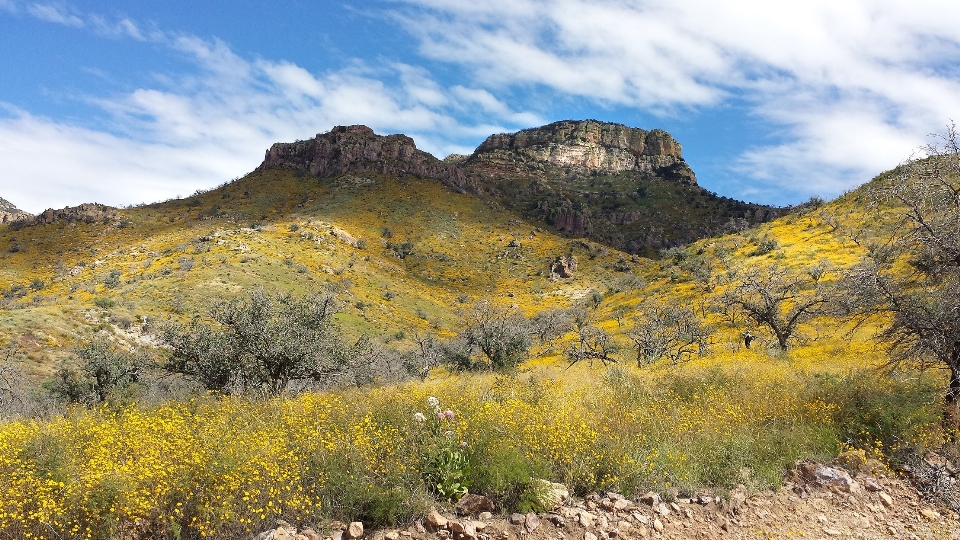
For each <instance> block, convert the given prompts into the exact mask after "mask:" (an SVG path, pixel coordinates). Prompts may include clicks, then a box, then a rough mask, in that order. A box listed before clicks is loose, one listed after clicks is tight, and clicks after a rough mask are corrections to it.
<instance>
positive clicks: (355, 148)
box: [258, 120, 784, 258]
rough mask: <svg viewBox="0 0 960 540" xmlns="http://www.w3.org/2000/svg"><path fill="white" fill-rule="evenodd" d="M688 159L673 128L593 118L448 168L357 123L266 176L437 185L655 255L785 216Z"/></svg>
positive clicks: (278, 160) (510, 137) (453, 161)
mask: <svg viewBox="0 0 960 540" xmlns="http://www.w3.org/2000/svg"><path fill="white" fill-rule="evenodd" d="M681 154H682V151H681V147H680V144H679V143H677V142H676V141H675V140H674V139H673V137H671V136H670V134H669V133H667V132H665V131H662V130H653V131H646V130H643V129H638V128H630V127H627V126H624V125H621V124H611V123H604V122H597V121H595V120H585V121H561V122H555V123H553V124H549V125H547V126H543V127H539V128H532V129H528V130H523V131H520V132H518V133H513V134H500V135H492V136H490V137H489V138H488V139H487V140H486V141H484V143H483V144H481V145H480V146H479V147H478V148H477V149H476V150H475V151H474V153H473V154H472V155H470V156H449V157H448V158H447V159H445V160H444V161H442V162H441V161H438V160H437V159H436V158H434V157H433V156H431V155H429V154H426V153H424V152H421V151H419V150H417V149H416V146H415V144H414V142H413V140H411V139H410V138H408V137H405V136H402V135H390V136H387V137H378V136H376V135H374V133H373V131H372V130H370V129H369V128H365V127H363V126H353V127H338V128H335V129H334V130H333V131H331V132H329V133H322V134H319V135H317V137H316V138H315V139H312V140H308V141H298V142H296V143H278V144H275V145H274V146H273V147H272V148H271V149H270V150H268V151H267V153H266V157H265V159H264V161H263V164H262V165H261V166H260V167H259V168H258V170H259V171H264V170H269V169H274V168H279V169H290V170H295V171H298V172H301V173H303V174H309V175H316V176H320V177H324V176H334V175H338V174H349V173H354V172H368V171H375V172H379V173H382V174H388V175H403V174H412V175H416V176H418V177H431V178H437V179H439V180H441V181H443V182H444V183H445V184H446V185H448V186H450V187H453V188H454V189H456V190H458V191H463V192H469V193H473V194H476V195H479V196H481V197H482V198H486V199H488V200H493V201H496V202H497V203H499V204H500V205H502V206H504V207H505V208H507V209H509V210H511V211H513V212H516V213H517V214H518V215H519V216H522V217H523V218H524V219H527V220H531V221H534V222H538V223H542V224H545V225H546V226H550V227H552V228H553V229H554V230H556V231H557V232H559V233H560V234H563V235H565V236H569V237H586V238H589V239H591V240H594V241H598V242H602V243H605V244H607V245H609V246H613V247H616V248H617V249H620V250H621V251H626V252H628V253H631V254H642V255H645V256H647V257H653V258H656V257H657V256H659V250H660V249H662V248H667V247H672V246H677V245H682V244H686V243H689V242H692V241H694V240H697V239H700V238H705V237H709V236H714V235H717V234H722V233H725V232H733V231H739V230H743V229H746V228H748V227H749V226H751V225H754V224H757V223H763V222H766V221H769V220H770V219H773V218H774V217H777V216H779V215H782V214H783V213H784V210H782V209H776V208H771V207H768V206H763V205H757V204H750V203H744V202H741V201H736V200H733V199H729V198H727V197H719V196H717V195H716V194H715V193H711V192H709V191H707V190H705V189H703V188H701V187H700V186H698V185H697V181H696V176H695V175H694V173H693V171H692V170H691V169H690V167H689V166H688V165H687V163H686V162H685V161H684V160H683V157H682V155H681Z"/></svg>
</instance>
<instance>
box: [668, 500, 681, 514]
mask: <svg viewBox="0 0 960 540" xmlns="http://www.w3.org/2000/svg"><path fill="white" fill-rule="evenodd" d="M670 508H671V509H672V510H673V511H674V512H679V511H680V505H679V504H677V503H675V502H672V503H670Z"/></svg>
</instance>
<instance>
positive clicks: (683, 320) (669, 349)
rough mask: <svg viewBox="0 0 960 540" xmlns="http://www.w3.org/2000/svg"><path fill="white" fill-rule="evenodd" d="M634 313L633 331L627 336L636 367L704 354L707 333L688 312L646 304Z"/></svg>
mask: <svg viewBox="0 0 960 540" xmlns="http://www.w3.org/2000/svg"><path fill="white" fill-rule="evenodd" d="M637 311H638V312H637V315H636V316H635V317H634V322H633V328H632V329H631V330H630V331H628V332H627V336H629V337H630V340H631V341H633V344H634V345H635V346H636V347H637V367H642V366H643V365H644V364H645V363H646V364H648V365H649V364H652V363H653V362H655V361H657V360H659V359H661V358H664V357H666V358H669V359H670V360H671V361H672V362H673V363H674V364H677V363H678V362H680V360H682V359H683V358H684V357H687V356H691V355H694V354H698V355H702V354H703V353H704V352H705V351H706V349H707V341H708V339H709V338H710V329H709V328H707V326H706V325H704V324H703V321H701V320H700V318H699V317H697V316H696V314H695V313H694V312H693V310H691V309H690V308H688V307H683V306H675V305H666V304H663V303H662V302H660V301H658V300H652V301H650V300H648V301H645V302H644V303H642V304H641V305H640V306H639V307H638V310H637Z"/></svg>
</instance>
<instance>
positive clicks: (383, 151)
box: [257, 126, 460, 181]
mask: <svg viewBox="0 0 960 540" xmlns="http://www.w3.org/2000/svg"><path fill="white" fill-rule="evenodd" d="M266 169H291V170H295V171H300V172H303V173H308V174H312V175H316V176H337V175H341V174H346V173H358V172H375V173H380V174H385V175H389V176H403V175H408V174H409V175H413V176H418V177H432V178H439V179H441V180H452V181H456V180H457V179H458V177H459V174H460V173H459V171H458V170H457V169H456V167H455V166H454V165H452V164H449V163H444V162H442V161H440V160H438V159H437V158H435V157H433V156H432V155H430V154H428V153H426V152H423V151H421V150H418V149H417V145H416V144H415V143H414V142H413V139H411V138H410V137H407V136H406V135H387V136H380V135H377V134H375V133H374V132H373V130H372V129H370V128H368V127H367V126H337V127H335V128H333V129H332V130H330V131H329V132H327V133H319V134H317V136H316V137H315V138H313V139H310V140H307V141H297V142H294V143H276V144H274V145H273V146H271V147H270V149H269V150H267V153H266V156H264V159H263V163H262V164H261V165H260V166H259V167H257V170H258V171H263V170H266Z"/></svg>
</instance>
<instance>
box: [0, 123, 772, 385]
mask: <svg viewBox="0 0 960 540" xmlns="http://www.w3.org/2000/svg"><path fill="white" fill-rule="evenodd" d="M598 137H599V138H598ZM517 141H521V142H519V143H518V142H517ZM617 145H620V146H623V148H620V146H617ZM631 145H632V146H631ZM520 146H523V148H520ZM544 152H546V153H544ZM550 152H552V154H550ZM644 152H645V153H644ZM634 154H639V156H634ZM571 156H581V157H579V158H574V157H571ZM584 156H587V157H584ZM589 156H593V157H589ZM563 170H565V171H567V172H566V173H564V174H563V175H559V172H560V171H563ZM510 171H512V172H510ZM508 173H509V174H508ZM558 175H559V176H558ZM611 175H612V176H611ZM615 177H616V178H620V179H621V180H623V182H621V183H610V182H613V179H614V178H615ZM595 181H601V182H606V184H603V185H606V186H607V187H606V188H604V189H605V190H606V191H604V193H606V195H604V196H603V197H600V199H596V197H593V196H592V195H591V193H592V192H590V191H589V190H584V189H581V188H585V187H587V184H589V183H593V182H595ZM695 182H696V181H695V178H694V177H693V173H692V171H690V169H689V167H687V166H686V164H685V163H684V162H683V160H682V158H681V157H680V147H679V144H677V143H676V142H675V141H673V139H672V138H671V137H670V136H669V135H668V134H666V133H665V132H662V131H654V132H649V133H648V132H646V131H643V130H637V129H632V128H626V127H624V126H619V125H615V124H600V123H597V122H592V121H586V122H579V123H570V122H566V123H563V122H561V123H556V124H551V125H550V126H546V127H544V128H540V129H538V130H531V131H528V132H521V133H519V134H515V135H512V136H493V137H491V138H490V139H489V140H488V141H487V142H485V143H484V144H483V145H481V146H480V148H478V149H477V151H476V152H475V153H474V155H473V156H470V157H469V158H467V159H465V160H462V161H461V162H459V163H451V160H448V161H446V162H444V161H439V160H437V159H436V158H434V157H433V156H431V155H429V154H427V153H424V152H422V151H420V150H417V149H416V145H415V143H414V141H413V140H412V139H410V138H408V137H405V136H403V135H389V136H378V135H376V134H374V133H373V131H372V130H370V129H369V128H366V127H364V126H352V127H338V128H335V129H334V130H332V131H330V132H328V133H324V134H320V135H318V136H317V137H316V138H315V139H312V140H309V141H300V142H296V143H290V144H279V143H278V144H276V145H274V146H273V147H272V148H270V149H269V150H268V151H267V152H266V155H265V159H264V162H263V164H262V165H261V166H260V167H258V169H257V170H256V171H254V172H253V173H251V174H249V175H247V176H245V177H244V178H242V179H239V180H237V181H235V182H232V183H229V184H225V185H223V186H220V187H219V188H217V189H214V190H211V191H209V192H205V193H197V194H195V195H194V196H192V197H188V198H185V199H181V200H171V201H166V202H163V203H158V204H152V205H147V206H142V207H130V208H124V209H115V208H110V207H106V206H103V205H97V204H85V205H80V206H77V207H72V208H65V209H61V210H52V209H51V210H47V211H45V212H43V213H41V214H40V215H38V216H36V217H32V218H30V219H27V220H25V221H21V222H19V223H17V224H14V225H13V226H10V227H9V228H8V229H7V230H6V231H3V232H0V237H2V238H3V239H4V241H5V243H6V248H5V249H4V250H3V253H2V255H0V256H2V260H3V265H2V269H0V290H2V291H3V300H2V301H3V303H4V306H5V308H6V309H7V311H8V313H10V314H11V316H10V317H9V318H7V319H6V320H5V322H4V323H2V325H0V336H7V339H10V338H13V337H15V338H16V339H17V340H18V341H20V342H22V343H23V344H24V346H25V347H27V349H28V350H29V351H30V354H31V356H32V357H33V358H34V361H35V363H34V364H32V368H31V371H32V372H36V374H37V376H42V375H43V374H45V373H49V370H51V369H53V366H55V365H56V361H57V360H59V359H62V358H65V357H67V356H68V354H67V352H66V351H68V349H69V346H70V345H71V344H73V343H76V342H77V340H78V339H81V338H82V336H84V335H86V334H87V333H89V332H90V331H92V330H94V329H96V328H100V327H101V326H102V325H103V324H112V325H114V326H119V327H121V329H129V328H131V327H134V328H136V327H140V326H142V325H143V323H145V322H146V323H147V324H148V325H149V323H150V322H151V321H157V320H162V319H167V318H171V317H172V318H186V317H190V316H192V315H193V314H196V313H201V314H202V313H205V311H206V309H207V307H208V305H209V303H210V301H211V299H214V298H218V297H229V296H235V295H237V294H239V293H241V292H242V291H244V290H246V289H249V288H250V287H252V286H254V285H256V284H265V285H266V286H267V287H268V288H271V289H278V290H289V291H296V292H302V291H307V290H331V291H334V292H336V293H337V294H338V295H339V297H340V299H341V301H342V312H341V314H340V315H339V319H340V321H341V322H342V324H343V325H344V326H345V328H346V330H347V332H348V333H350V334H352V335H360V334H368V335H372V336H375V337H378V338H381V339H385V340H388V341H399V343H395V346H398V347H401V348H402V347H403V346H411V345H412V342H411V341H410V340H411V338H412V337H413V336H415V335H417V333H426V332H432V333H437V334H439V335H445V334H447V333H449V332H450V331H451V330H452V329H453V328H455V326H456V324H457V320H458V316H457V315H456V313H455V312H456V310H457V309H458V308H462V307H466V306H469V305H472V304H473V303H475V302H477V301H479V300H481V299H491V300H495V301H496V302H501V303H504V304H506V305H517V306H518V307H520V308H521V309H522V310H523V311H524V312H525V313H527V314H528V315H532V314H533V313H535V312H537V311H541V310H544V309H547V308H550V307H554V306H562V307H567V306H569V305H571V303H577V302H580V301H582V300H583V299H585V298H587V297H588V296H590V295H591V294H593V293H597V294H603V293H606V292H608V291H611V290H621V289H624V288H625V287H627V286H629V284H630V283H632V282H633V281H634V280H635V279H636V278H635V276H636V274H637V269H638V268H640V266H641V265H642V264H641V262H640V261H641V259H638V258H637V257H636V256H635V255H632V254H630V253H623V252H617V251H616V250H615V249H611V247H608V246H610V245H611V244H613V245H622V244H623V243H624V242H626V243H631V242H632V244H631V245H632V246H633V247H634V248H636V249H634V250H633V251H641V252H643V253H646V254H648V255H653V254H656V253H657V252H658V248H659V247H661V246H667V245H673V244H676V243H679V242H686V241H689V240H694V239H696V238H700V237H703V236H704V235H707V234H709V233H711V232H716V231H719V230H721V229H723V227H725V226H727V225H730V223H731V222H730V220H731V219H732V220H734V221H735V222H737V223H740V225H737V227H735V228H739V227H742V226H744V225H745V224H748V223H750V222H751V220H756V219H760V220H764V219H767V218H769V217H770V216H772V215H774V213H773V211H772V210H770V209H765V208H761V207H755V206H749V205H747V206H744V205H743V204H742V203H734V202H733V201H722V200H720V199H717V198H716V197H713V196H712V195H710V194H708V193H707V192H705V191H704V190H702V189H701V188H699V187H698V186H696V183H695ZM581 184H583V185H581ZM614 184H616V185H614ZM536 186H539V187H536ZM578 186H579V187H578ZM534 188H536V189H534ZM538 190H539V191H538ZM638 190H640V191H643V190H647V191H645V193H646V194H645V195H643V196H642V197H641V196H639V195H638V193H639V191H638ZM681 192H682V193H687V194H688V195H690V197H694V198H695V199H696V200H695V201H693V202H690V203H688V202H687V201H686V197H687V195H682V197H681V195H678V194H679V193H681ZM478 196H479V197H478ZM604 197H607V198H609V197H613V198H615V199H617V200H620V199H623V201H621V202H618V203H616V204H614V205H613V206H610V205H609V204H608V203H609V201H608V200H607V199H605V198H604ZM631 197H632V198H631ZM561 199H562V201H561ZM701 199H702V200H701ZM597 200H599V201H600V202H595V201H597ZM691 200H693V199H691ZM563 201H566V202H563ZM570 201H577V202H576V204H574V206H573V207H569V208H574V207H575V209H573V210H571V212H566V211H559V213H558V211H555V210H557V208H559V207H556V206H555V203H556V204H561V205H567V204H568V203H570V204H573V203H571V202H570ZM624 201H640V202H639V203H637V204H638V205H639V206H636V205H634V203H633V202H624ZM698 201H699V202H698ZM705 201H706V202H705ZM709 201H713V202H710V203H709V204H707V202H709ZM597 205H599V206H597ZM602 208H616V209H618V210H616V212H620V213H621V214H623V212H627V214H629V216H627V215H626V214H623V215H621V216H620V217H617V218H616V219H615V220H614V221H617V224H616V226H615V227H614V226H613V222H612V221H609V219H608V218H610V219H614V218H612V217H611V216H613V214H609V215H608V214H604V210H602ZM631 209H632V210H631ZM728 210H729V211H728ZM618 215H619V214H618ZM708 215H709V219H708V221H709V222H710V223H712V225H709V226H707V225H704V226H703V227H701V226H700V225H701V224H703V223H706V222H702V223H701V221H699V219H700V217H704V216H708ZM589 216H593V217H592V218H590V219H592V220H593V221H589V220H588V221H589V223H588V222H587V221H584V219H587V217H589ZM604 216H606V217H604ZM624 216H626V217H624ZM748 218H749V219H748ZM704 219H706V218H704ZM738 220H739V221H738ZM654 222H656V223H657V225H656V227H653V225H652V223H654ZM551 224H552V225H555V226H556V228H555V227H552V226H551ZM604 224H606V225H604ZM611 227H613V228H614V229H615V230H616V231H618V232H617V235H620V236H617V237H616V238H614V237H613V236H611V234H612V233H611ZM651 227H653V228H651ZM654 229H656V230H654ZM631 231H632V232H631ZM651 231H652V232H651ZM658 231H659V232H658ZM608 233H610V234H608ZM634 233H635V234H634ZM624 234H626V235H627V236H623V235H624ZM640 234H642V235H643V239H640V238H639V236H637V235H640ZM571 236H572V237H573V238H571ZM583 237H586V239H581V238H583ZM561 256H563V257H574V258H576V260H577V261H578V263H579V267H578V269H577V271H576V273H575V274H574V275H573V276H572V277H569V278H560V277H558V276H557V274H556V272H555V271H554V269H553V265H554V263H555V262H556V261H557V259H558V257H561ZM643 264H645V263H643ZM390 336H394V337H390ZM396 336H403V338H401V339H399V340H396V339H395V337H396ZM134 338H137V337H136V336H133V335H131V336H129V339H134ZM137 339H139V338H137Z"/></svg>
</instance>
